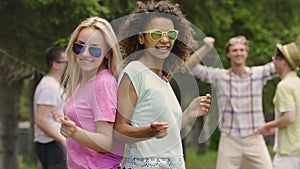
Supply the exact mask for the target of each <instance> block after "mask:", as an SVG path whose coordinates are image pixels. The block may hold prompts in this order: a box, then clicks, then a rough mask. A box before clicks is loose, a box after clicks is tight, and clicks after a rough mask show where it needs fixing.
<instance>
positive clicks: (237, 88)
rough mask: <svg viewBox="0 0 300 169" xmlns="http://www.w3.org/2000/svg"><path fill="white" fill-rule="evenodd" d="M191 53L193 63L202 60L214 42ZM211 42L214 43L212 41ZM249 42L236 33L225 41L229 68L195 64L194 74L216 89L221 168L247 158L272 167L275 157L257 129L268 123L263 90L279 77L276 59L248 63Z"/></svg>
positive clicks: (265, 167)
mask: <svg viewBox="0 0 300 169" xmlns="http://www.w3.org/2000/svg"><path fill="white" fill-rule="evenodd" d="M206 43H207V44H208V45H206V46H203V47H202V48H200V49H199V50H202V51H204V52H201V51H196V52H195V53H194V54H193V55H192V56H191V59H190V60H191V61H192V62H191V63H195V62H196V63H199V62H200V61H201V60H202V58H203V57H204V56H205V53H207V51H209V50H210V49H211V48H212V47H211V46H212V45H213V43H214V39H208V41H207V42H206ZM209 44H210V45H209ZM248 52H249V46H248V41H247V39H246V37H245V36H242V35H240V36H235V37H232V38H230V39H229V41H228V42H227V43H226V45H225V55H226V58H227V60H228V61H229V62H230V65H231V67H230V68H229V69H221V68H213V67H207V66H205V65H202V64H197V65H194V64H191V63H189V66H190V68H191V69H192V71H193V73H194V75H195V76H196V77H197V78H198V79H199V80H201V81H203V82H206V83H210V84H211V85H212V88H213V89H214V90H215V92H216V95H217V102H218V111H219V118H220V120H219V130H220V132H221V136H220V141H219V148H218V159H217V165H216V168H217V169H239V168H240V167H241V165H242V161H243V158H244V157H245V158H247V159H248V160H249V162H250V163H251V164H252V166H253V167H254V168H256V169H262V168H263V169H271V168H272V161H271V157H270V154H269V152H268V149H267V146H266V143H265V140H264V138H263V136H262V135H261V134H257V133H256V130H257V129H258V128H259V127H261V126H263V125H264V124H265V118H264V113H263V107H262V91H263V87H264V85H265V84H266V83H267V81H268V80H271V79H273V78H274V77H276V73H275V66H274V63H273V62H270V63H267V64H265V65H262V66H252V67H248V66H246V60H247V58H248Z"/></svg>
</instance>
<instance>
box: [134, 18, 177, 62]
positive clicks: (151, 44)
mask: <svg viewBox="0 0 300 169" xmlns="http://www.w3.org/2000/svg"><path fill="white" fill-rule="evenodd" d="M153 29H160V30H162V31H163V32H167V31H168V30H174V24H173V22H172V21H171V20H170V19H167V18H154V19H152V20H151V21H150V22H149V23H148V26H146V27H145V30H143V31H148V30H153ZM139 40H140V42H142V43H143V44H144V46H145V49H146V57H148V58H150V57H151V58H152V59H157V60H164V59H166V58H167V57H168V56H169V54H170V52H171V50H172V48H173V46H174V42H175V41H172V40H169V39H168V37H167V36H166V34H163V35H162V37H161V39H159V40H158V41H154V40H152V39H151V37H150V33H140V34H139Z"/></svg>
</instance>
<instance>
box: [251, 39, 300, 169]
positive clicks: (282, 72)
mask: <svg viewBox="0 0 300 169" xmlns="http://www.w3.org/2000/svg"><path fill="white" fill-rule="evenodd" d="M273 61H274V64H275V68H276V72H277V73H278V75H279V76H280V79H281V81H280V82H279V83H278V84H277V88H276V92H275V96H274V98H273V103H274V106H275V108H274V110H275V120H273V121H270V122H267V123H266V124H265V125H264V126H262V127H260V128H259V129H257V133H260V134H263V135H271V134H274V133H275V131H276V135H275V136H276V137H275V144H274V151H275V152H276V154H275V156H274V158H273V167H274V169H287V168H288V169H299V168H300V142H299V141H300V97H299V96H300V78H299V77H298V76H297V70H299V65H300V35H299V37H298V41H297V42H292V43H289V44H285V45H281V44H277V46H276V50H275V56H274V57H273Z"/></svg>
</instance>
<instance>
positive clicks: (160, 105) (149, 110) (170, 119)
mask: <svg viewBox="0 0 300 169" xmlns="http://www.w3.org/2000/svg"><path fill="white" fill-rule="evenodd" d="M124 74H127V75H128V76H129V78H130V80H131V82H132V84H133V86H134V89H135V91H136V94H137V97H138V99H137V103H136V107H135V109H134V112H133V116H132V118H131V120H130V124H131V125H132V126H135V127H142V126H149V125H150V124H151V123H152V122H155V121H164V122H167V123H168V124H169V130H168V135H167V136H166V137H164V138H161V139H157V138H151V139H149V140H145V141H140V142H136V143H133V144H128V145H127V147H128V157H133V158H149V157H158V158H182V157H183V151H182V143H181V136H180V129H181V121H182V109H181V107H180V104H179V102H178V100H177V98H176V96H175V93H174V91H173V89H172V87H171V85H170V83H169V82H168V81H165V80H163V79H161V78H160V77H159V76H157V75H156V74H155V73H154V72H153V71H151V70H150V69H149V68H148V67H146V66H145V65H144V64H143V63H142V62H140V61H132V62H131V63H129V64H128V65H127V66H126V68H124V69H123V71H122V72H121V75H120V77H119V83H120V81H121V79H122V77H123V76H124Z"/></svg>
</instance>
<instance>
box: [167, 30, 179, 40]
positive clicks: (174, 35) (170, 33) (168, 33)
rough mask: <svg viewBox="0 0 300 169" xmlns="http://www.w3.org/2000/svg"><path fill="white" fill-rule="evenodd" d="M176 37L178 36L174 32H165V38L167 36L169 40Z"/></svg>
mask: <svg viewBox="0 0 300 169" xmlns="http://www.w3.org/2000/svg"><path fill="white" fill-rule="evenodd" d="M177 35H178V33H177V31H175V30H171V31H168V32H167V36H168V38H169V40H175V39H176V38H177Z"/></svg>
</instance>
